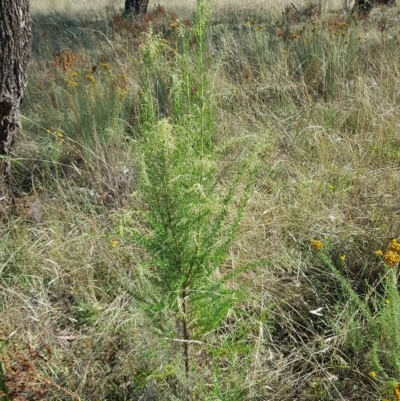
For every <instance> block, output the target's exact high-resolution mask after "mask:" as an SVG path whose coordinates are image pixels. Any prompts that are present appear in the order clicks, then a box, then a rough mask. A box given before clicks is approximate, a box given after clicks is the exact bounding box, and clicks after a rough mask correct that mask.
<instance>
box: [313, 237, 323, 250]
mask: <svg viewBox="0 0 400 401" xmlns="http://www.w3.org/2000/svg"><path fill="white" fill-rule="evenodd" d="M310 243H311V249H312V250H313V251H319V250H321V249H322V248H323V247H324V244H323V243H322V241H320V240H316V239H313V238H311V239H310Z"/></svg>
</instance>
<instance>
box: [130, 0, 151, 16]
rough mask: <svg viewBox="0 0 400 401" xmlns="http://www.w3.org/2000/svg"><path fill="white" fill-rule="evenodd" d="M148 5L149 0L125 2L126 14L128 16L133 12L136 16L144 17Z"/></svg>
mask: <svg viewBox="0 0 400 401" xmlns="http://www.w3.org/2000/svg"><path fill="white" fill-rule="evenodd" d="M148 4H149V0H125V12H126V13H127V14H128V13H130V12H132V11H133V12H134V13H135V14H136V15H144V14H146V13H147V6H148Z"/></svg>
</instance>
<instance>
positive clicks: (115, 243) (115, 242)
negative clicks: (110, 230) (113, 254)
mask: <svg viewBox="0 0 400 401" xmlns="http://www.w3.org/2000/svg"><path fill="white" fill-rule="evenodd" d="M117 244H118V241H117V240H115V239H114V240H111V241H110V245H111V247H112V248H115V246H116V245H117Z"/></svg>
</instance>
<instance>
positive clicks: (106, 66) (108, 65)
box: [100, 63, 110, 70]
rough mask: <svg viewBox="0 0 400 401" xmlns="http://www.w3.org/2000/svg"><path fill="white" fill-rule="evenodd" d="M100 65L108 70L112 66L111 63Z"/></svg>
mask: <svg viewBox="0 0 400 401" xmlns="http://www.w3.org/2000/svg"><path fill="white" fill-rule="evenodd" d="M100 67H103V68H105V69H106V70H108V69H109V68H110V64H108V63H100Z"/></svg>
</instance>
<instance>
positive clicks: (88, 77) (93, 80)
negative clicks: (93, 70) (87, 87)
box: [85, 74, 96, 85]
mask: <svg viewBox="0 0 400 401" xmlns="http://www.w3.org/2000/svg"><path fill="white" fill-rule="evenodd" d="M85 78H86V79H87V80H88V81H90V82H91V83H92V84H93V85H96V80H95V79H94V76H93V75H91V74H86V75H85Z"/></svg>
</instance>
